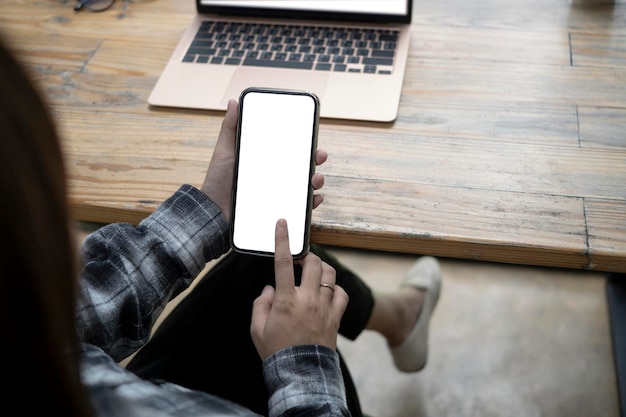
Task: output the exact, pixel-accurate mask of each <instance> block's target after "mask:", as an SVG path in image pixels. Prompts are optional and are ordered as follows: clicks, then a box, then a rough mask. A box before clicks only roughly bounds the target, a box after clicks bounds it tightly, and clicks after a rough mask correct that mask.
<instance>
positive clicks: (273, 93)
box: [230, 88, 320, 258]
mask: <svg viewBox="0 0 626 417" xmlns="http://www.w3.org/2000/svg"><path fill="white" fill-rule="evenodd" d="M319 107H320V103H319V100H318V98H317V96H315V94H313V93H310V92H305V91H294V90H279V89H268V88H248V89H246V90H244V91H243V92H242V93H241V95H240V96H239V115H238V122H237V142H236V152H235V172H234V181H233V193H232V196H233V197H232V206H231V225H230V226H231V227H230V244H231V247H232V248H233V249H234V250H236V251H238V252H241V253H247V254H256V255H263V256H273V255H274V245H275V243H274V234H275V228H276V221H278V219H281V218H284V219H285V220H287V227H288V230H289V247H290V249H291V253H292V256H293V257H294V258H300V257H302V256H304V255H306V253H307V252H308V251H309V235H310V228H311V212H312V204H313V185H312V183H311V179H312V177H313V174H314V172H315V151H316V149H317V132H318V125H319Z"/></svg>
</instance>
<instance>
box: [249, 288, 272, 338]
mask: <svg viewBox="0 0 626 417" xmlns="http://www.w3.org/2000/svg"><path fill="white" fill-rule="evenodd" d="M274 294H275V292H274V288H273V287H272V286H271V285H266V286H265V288H263V292H262V293H261V295H259V296H258V297H257V298H256V300H254V303H253V304H252V321H251V323H250V333H251V335H252V340H253V341H254V342H255V344H256V340H258V339H257V337H260V336H261V335H262V334H263V329H264V328H265V323H266V322H267V318H268V317H269V314H270V311H271V310H272V302H273V301H274Z"/></svg>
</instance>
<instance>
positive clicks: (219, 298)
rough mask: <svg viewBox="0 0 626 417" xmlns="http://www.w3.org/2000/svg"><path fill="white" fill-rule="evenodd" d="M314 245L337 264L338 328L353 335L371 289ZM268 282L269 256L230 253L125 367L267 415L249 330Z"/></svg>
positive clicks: (353, 398)
mask: <svg viewBox="0 0 626 417" xmlns="http://www.w3.org/2000/svg"><path fill="white" fill-rule="evenodd" d="M311 251H312V252H314V253H315V254H317V255H318V256H319V257H320V258H322V259H323V260H324V261H326V262H327V263H328V264H330V265H332V266H333V267H334V268H335V270H336V271H337V284H339V285H340V286H342V287H343V288H344V289H345V290H346V292H347V293H348V295H349V296H350V301H349V303H348V307H347V309H346V312H345V314H344V316H343V319H342V321H341V326H340V329H339V333H340V334H341V335H342V336H345V337H346V338H348V339H351V340H354V339H355V338H356V337H357V336H358V335H359V334H360V333H361V331H363V329H364V328H365V325H366V324H367V322H368V320H369V318H370V315H371V312H372V308H373V305H374V300H373V296H372V292H371V290H370V288H369V287H368V286H367V285H365V283H364V282H363V281H361V279H360V278H359V277H357V276H356V275H355V274H354V273H352V272H351V271H350V270H348V269H347V268H345V267H344V266H342V265H341V264H340V263H339V262H338V260H337V259H335V258H334V257H333V256H332V255H330V254H329V253H328V252H326V251H325V250H323V249H322V248H321V247H320V246H317V245H312V247H311ZM296 269H298V268H296ZM299 272H300V271H296V277H297V279H299V275H298V274H299ZM266 284H271V285H274V261H273V259H272V258H265V257H258V256H246V255H241V254H236V253H234V252H231V253H229V254H228V255H226V256H225V257H224V258H223V259H221V260H220V261H219V262H218V263H217V264H216V265H215V266H214V267H212V268H211V269H210V270H209V271H208V273H207V274H206V275H205V276H204V277H203V278H202V279H201V281H200V282H198V283H197V285H196V287H195V288H194V289H193V290H192V291H191V292H190V293H189V294H188V295H187V296H186V297H185V298H184V299H183V300H182V301H181V302H180V303H179V304H178V305H177V306H176V307H175V308H174V309H173V311H172V312H171V313H170V314H169V315H168V316H167V318H166V319H165V320H164V321H163V323H162V324H161V326H159V328H158V329H157V331H156V332H155V334H154V335H153V337H152V339H151V340H150V341H149V342H148V343H147V344H146V345H145V346H144V347H143V348H142V349H141V350H140V351H139V352H138V353H137V354H136V355H135V357H134V358H133V359H132V360H131V361H130V363H129V364H128V365H127V369H129V370H131V371H133V372H135V373H136V374H137V375H139V376H140V377H142V378H145V379H154V380H164V381H168V382H173V383H177V384H179V385H182V386H184V387H187V388H191V389H197V390H201V391H205V392H208V393H211V394H214V395H217V396H220V397H222V398H227V399H229V400H231V401H234V402H236V403H239V404H241V405H244V406H246V407H248V408H250V409H251V410H253V411H255V412H257V413H259V414H262V415H267V413H268V410H267V401H268V398H269V394H268V392H267V388H266V387H265V382H264V381H263V373H262V362H261V358H260V357H259V355H258V353H257V352H256V349H255V348H254V344H253V343H252V339H251V337H250V321H251V317H252V302H253V301H254V299H255V298H257V297H258V296H259V295H260V294H261V291H262V289H263V287H264V286H265V285H266ZM340 362H341V368H342V374H343V378H344V382H345V385H346V393H347V396H348V407H349V408H350V411H351V412H352V415H353V416H355V417H360V416H362V412H361V408H360V405H359V399H358V395H357V392H356V389H355V386H354V383H353V381H352V378H351V376H350V373H349V371H348V369H347V368H346V365H345V362H344V360H343V358H341V354H340Z"/></svg>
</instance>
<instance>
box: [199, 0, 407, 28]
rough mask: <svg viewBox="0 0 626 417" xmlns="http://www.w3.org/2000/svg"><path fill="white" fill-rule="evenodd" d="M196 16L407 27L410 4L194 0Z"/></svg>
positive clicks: (393, 0) (399, 0)
mask: <svg viewBox="0 0 626 417" xmlns="http://www.w3.org/2000/svg"><path fill="white" fill-rule="evenodd" d="M196 1H197V4H198V11H199V12H200V13H217V14H232V15H241V16H263V17H289V18H296V19H328V20H343V21H365V22H367V21H369V22H381V23H410V21H411V0H196Z"/></svg>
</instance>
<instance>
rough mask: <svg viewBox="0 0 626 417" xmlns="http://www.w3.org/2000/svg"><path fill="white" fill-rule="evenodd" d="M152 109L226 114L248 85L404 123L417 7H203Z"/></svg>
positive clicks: (237, 0)
mask: <svg viewBox="0 0 626 417" xmlns="http://www.w3.org/2000/svg"><path fill="white" fill-rule="evenodd" d="M196 7H197V14H196V16H195V18H194V19H193V21H192V22H191V23H190V25H189V26H188V27H187V29H186V30H185V32H184V34H183V35H182V37H181V39H180V41H179V43H178V45H177V47H176V49H175V50H174V52H173V53H172V55H171V57H170V60H169V62H168V63H167V65H166V67H165V69H164V70H163V72H162V74H161V76H160V77H159V79H158V81H157V83H156V85H155V86H154V89H153V90H152V93H151V94H150V97H149V99H148V103H149V104H151V105H153V106H164V107H178V108H192V109H207V110H225V109H226V104H227V103H228V100H229V99H231V98H234V99H238V97H239V94H240V93H241V92H242V91H243V90H244V89H246V88H248V87H270V88H282V89H293V90H303V91H309V92H312V93H314V94H315V95H317V96H318V98H319V100H320V103H321V105H320V117H322V118H332V119H349V120H365V121H376V122H390V121H393V120H395V119H396V117H397V114H398V105H399V102H400V94H401V90H402V82H403V77H404V71H405V67H406V62H407V56H408V51H409V38H410V36H409V25H410V22H411V11H412V0H196Z"/></svg>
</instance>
